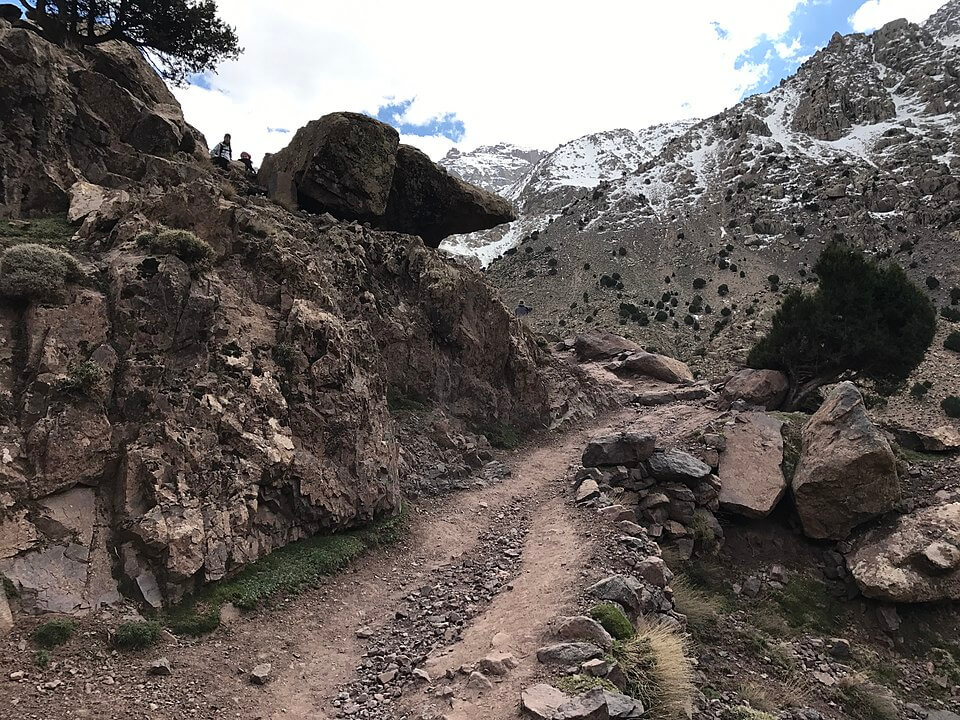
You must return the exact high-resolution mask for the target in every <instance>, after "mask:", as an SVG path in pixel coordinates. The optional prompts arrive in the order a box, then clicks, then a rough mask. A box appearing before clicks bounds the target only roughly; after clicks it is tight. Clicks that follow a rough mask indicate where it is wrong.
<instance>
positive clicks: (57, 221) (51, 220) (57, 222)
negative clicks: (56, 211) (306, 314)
mask: <svg viewBox="0 0 960 720" xmlns="http://www.w3.org/2000/svg"><path fill="white" fill-rule="evenodd" d="M74 232H76V228H74V227H73V226H72V225H71V224H70V223H69V222H68V221H67V216H66V215H50V216H47V217H40V218H32V219H30V220H2V221H0V249H6V248H8V247H12V246H14V245H20V244H21V243H37V244H38V245H50V246H51V247H65V246H67V245H69V244H70V241H71V239H72V238H73V234H74Z"/></svg>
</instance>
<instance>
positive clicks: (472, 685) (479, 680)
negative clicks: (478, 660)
mask: <svg viewBox="0 0 960 720" xmlns="http://www.w3.org/2000/svg"><path fill="white" fill-rule="evenodd" d="M466 687H467V690H469V691H471V692H472V693H474V694H476V695H480V694H482V693H485V692H487V691H488V690H492V689H493V683H492V682H490V678H488V677H487V676H486V675H484V674H483V673H482V672H477V671H476V670H474V671H473V672H472V673H470V677H468V678H467V686H466Z"/></svg>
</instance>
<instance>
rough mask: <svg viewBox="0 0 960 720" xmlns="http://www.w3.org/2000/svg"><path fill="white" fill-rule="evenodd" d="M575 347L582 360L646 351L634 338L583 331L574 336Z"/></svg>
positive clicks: (611, 357)
mask: <svg viewBox="0 0 960 720" xmlns="http://www.w3.org/2000/svg"><path fill="white" fill-rule="evenodd" d="M573 349H574V352H576V354H577V357H578V358H579V359H580V360H581V361H588V360H611V359H613V358H615V357H619V356H620V355H623V354H624V353H643V352H645V350H644V349H643V348H642V347H640V346H639V345H637V343H635V342H633V341H632V340H627V339H626V338H623V337H620V336H619V335H614V334H613V333H582V334H580V335H577V336H576V338H574V341H573Z"/></svg>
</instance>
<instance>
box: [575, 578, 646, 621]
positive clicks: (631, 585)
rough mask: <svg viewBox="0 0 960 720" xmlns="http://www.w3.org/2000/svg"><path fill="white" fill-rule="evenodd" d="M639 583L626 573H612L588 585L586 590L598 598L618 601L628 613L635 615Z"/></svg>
mask: <svg viewBox="0 0 960 720" xmlns="http://www.w3.org/2000/svg"><path fill="white" fill-rule="evenodd" d="M639 589H640V583H639V582H638V581H637V580H636V579H635V578H631V577H628V576H626V575H612V576H611V577H608V578H605V579H603V580H601V581H600V582H598V583H596V584H595V585H592V586H590V588H589V589H588V592H590V594H591V595H594V596H595V597H597V598H599V599H600V600H609V601H610V602H615V603H618V604H619V605H620V606H621V607H623V608H624V609H625V610H626V611H627V612H628V613H631V612H632V613H633V614H634V615H637V613H639V612H640V610H641V607H640V597H639V596H638V595H637V591H638V590H639Z"/></svg>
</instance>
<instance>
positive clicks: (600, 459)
mask: <svg viewBox="0 0 960 720" xmlns="http://www.w3.org/2000/svg"><path fill="white" fill-rule="evenodd" d="M656 444H657V441H656V438H655V437H654V436H653V435H650V434H647V433H634V432H621V433H618V434H616V435H605V436H602V437H596V438H593V439H592V440H591V441H590V442H589V443H587V447H586V449H585V450H584V451H583V465H584V466H585V467H588V468H590V467H609V466H615V465H623V466H625V467H628V468H629V467H637V466H638V465H639V464H640V463H641V462H643V461H644V460H646V459H647V458H649V457H650V456H651V455H652V454H653V451H654V448H655V447H656Z"/></svg>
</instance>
